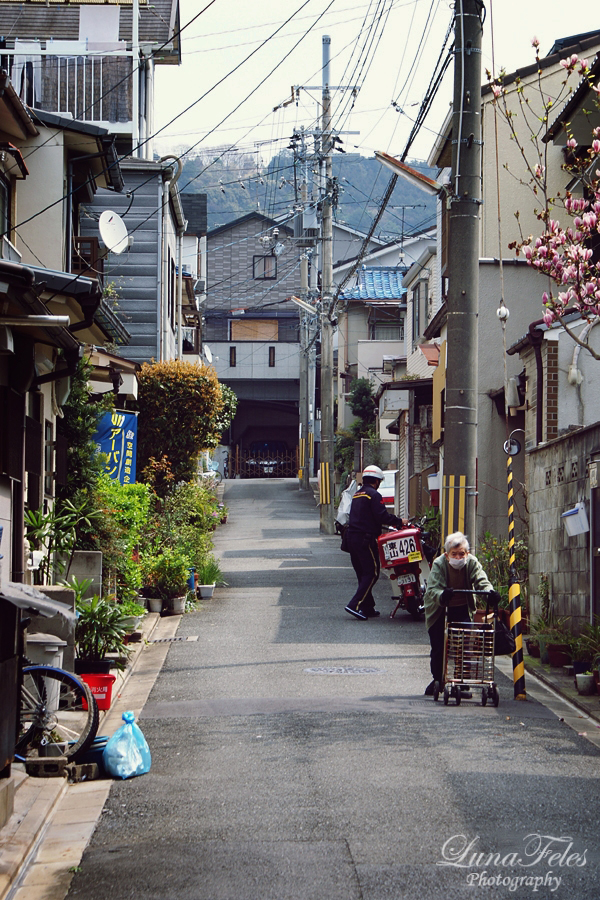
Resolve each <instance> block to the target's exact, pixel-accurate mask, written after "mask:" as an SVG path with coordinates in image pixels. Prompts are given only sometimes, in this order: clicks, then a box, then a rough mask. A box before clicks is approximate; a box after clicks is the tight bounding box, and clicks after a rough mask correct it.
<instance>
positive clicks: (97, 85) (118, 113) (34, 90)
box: [2, 41, 135, 131]
mask: <svg viewBox="0 0 600 900" xmlns="http://www.w3.org/2000/svg"><path fill="white" fill-rule="evenodd" d="M63 43H64V42H63ZM73 43H74V44H78V43H79V42H77V41H74V42H73ZM46 46H47V47H51V46H52V45H51V43H50V42H47V43H46ZM41 48H42V44H41V43H40V49H39V50H36V51H35V56H38V55H39V57H40V60H39V63H38V62H36V63H35V64H34V65H33V67H32V73H30V70H29V66H30V65H31V64H30V63H23V60H24V59H27V58H29V57H30V56H32V55H33V54H34V51H32V50H31V49H28V50H27V53H28V57H23V56H18V55H16V53H15V51H14V50H13V51H10V50H3V51H2V52H3V53H8V54H11V55H12V57H13V58H12V66H11V81H12V82H13V86H14V88H15V90H16V91H17V92H18V93H20V94H21V97H22V98H23V99H24V100H25V102H26V103H27V104H28V105H29V106H31V107H33V108H34V109H39V110H44V111H45V112H53V113H60V114H63V115H65V114H67V115H69V114H70V115H72V116H73V118H74V119H79V120H80V121H83V122H93V123H95V124H97V125H103V126H108V125H109V124H110V126H111V130H113V131H115V130H116V131H131V122H132V120H133V101H132V84H133V83H134V82H135V79H134V78H132V77H131V76H132V67H133V57H132V52H131V51H130V50H125V49H123V50H116V51H114V52H113V53H111V54H110V55H109V54H107V55H100V54H99V53H98V52H97V51H88V50H86V51H81V52H76V51H75V48H74V51H75V53H76V55H75V54H74V55H73V56H64V55H60V56H59V55H57V54H56V53H53V52H52V50H51V49H45V50H44V49H41ZM119 125H120V126H128V127H127V128H125V127H120V128H119V127H118V126H119ZM115 126H117V127H116V128H115Z"/></svg>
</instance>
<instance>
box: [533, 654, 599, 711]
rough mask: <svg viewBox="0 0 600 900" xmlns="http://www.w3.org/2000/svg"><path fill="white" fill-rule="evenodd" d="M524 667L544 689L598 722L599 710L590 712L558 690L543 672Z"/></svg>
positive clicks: (574, 698) (587, 708)
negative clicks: (548, 689)
mask: <svg viewBox="0 0 600 900" xmlns="http://www.w3.org/2000/svg"><path fill="white" fill-rule="evenodd" d="M524 665H525V671H526V672H528V673H529V674H530V675H532V676H533V677H534V678H537V680H538V681H541V682H542V684H545V685H546V687H549V688H550V689H551V690H553V691H554V692H555V693H556V694H559V696H561V697H562V698H563V700H566V701H567V703H570V704H571V705H572V706H576V707H577V709H579V710H580V711H581V712H582V713H585V714H586V715H587V716H589V717H590V719H594V721H596V722H600V709H599V711H598V712H595V711H594V710H591V709H590V708H589V707H588V706H586V705H585V704H584V703H581V701H579V700H578V699H577V698H576V697H570V696H569V695H568V694H565V693H564V691H562V690H561V689H560V686H558V685H557V684H556V683H555V682H554V681H553V680H552V679H551V678H547V677H546V675H545V673H544V672H540V671H539V669H537V668H534V667H533V666H530V665H529V664H528V663H525V664H524Z"/></svg>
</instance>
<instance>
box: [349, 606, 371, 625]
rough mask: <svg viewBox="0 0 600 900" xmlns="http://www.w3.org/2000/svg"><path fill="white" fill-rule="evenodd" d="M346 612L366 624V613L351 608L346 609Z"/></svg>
mask: <svg viewBox="0 0 600 900" xmlns="http://www.w3.org/2000/svg"><path fill="white" fill-rule="evenodd" d="M344 609H345V610H346V612H348V613H350V615H351V616H354V618H355V619H360V620H361V622H366V620H367V616H365V614H364V613H361V612H359V611H358V610H357V609H352V607H351V606H346V607H344Z"/></svg>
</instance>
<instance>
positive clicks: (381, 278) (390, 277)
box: [342, 266, 406, 301]
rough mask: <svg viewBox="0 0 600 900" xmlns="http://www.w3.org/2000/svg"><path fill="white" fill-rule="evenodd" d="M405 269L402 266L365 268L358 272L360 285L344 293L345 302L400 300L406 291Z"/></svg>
mask: <svg viewBox="0 0 600 900" xmlns="http://www.w3.org/2000/svg"><path fill="white" fill-rule="evenodd" d="M404 272H405V269H404V268H401V267H400V266H364V267H363V268H362V269H359V272H358V285H357V287H355V288H353V289H352V290H346V291H344V293H343V295H342V296H343V297H344V299H345V300H398V301H402V300H403V299H404V296H405V294H406V289H405V288H403V287H402V275H403V274H404Z"/></svg>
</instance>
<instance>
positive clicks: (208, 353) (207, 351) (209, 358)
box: [202, 344, 213, 365]
mask: <svg viewBox="0 0 600 900" xmlns="http://www.w3.org/2000/svg"><path fill="white" fill-rule="evenodd" d="M202 351H203V353H204V356H205V357H206V361H207V363H208V364H209V365H210V363H211V362H212V361H213V355H212V353H211V349H210V347H209V346H208V344H204V346H203V347H202Z"/></svg>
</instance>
